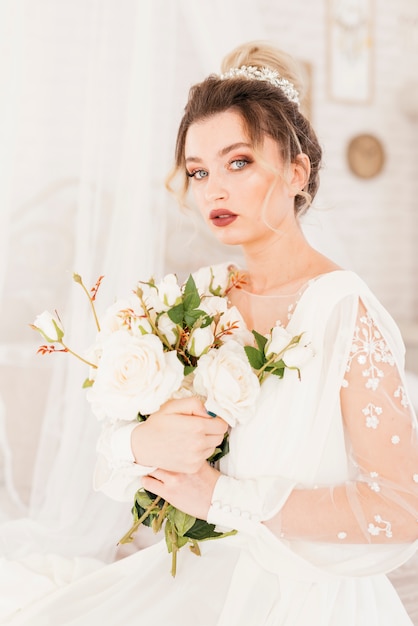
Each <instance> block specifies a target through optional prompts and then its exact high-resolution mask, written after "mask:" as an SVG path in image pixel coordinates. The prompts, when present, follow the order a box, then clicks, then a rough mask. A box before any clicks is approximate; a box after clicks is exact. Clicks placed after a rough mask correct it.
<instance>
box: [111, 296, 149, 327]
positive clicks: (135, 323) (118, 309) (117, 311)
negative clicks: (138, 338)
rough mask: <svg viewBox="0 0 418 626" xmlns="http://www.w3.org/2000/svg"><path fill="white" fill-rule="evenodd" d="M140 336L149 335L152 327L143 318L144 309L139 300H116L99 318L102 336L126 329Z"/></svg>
mask: <svg viewBox="0 0 418 626" xmlns="http://www.w3.org/2000/svg"><path fill="white" fill-rule="evenodd" d="M129 311H132V317H131V320H130V319H129ZM129 325H131V328H130V330H131V331H132V332H135V331H136V330H137V331H138V332H139V333H140V334H145V333H151V332H152V327H151V324H150V323H149V321H148V319H147V318H146V316H145V312H144V308H143V306H142V304H141V301H140V300H139V298H137V297H134V296H132V297H131V298H124V299H121V300H117V301H116V302H114V303H113V304H112V305H111V306H110V307H108V308H107V309H106V311H105V312H104V314H103V316H102V317H101V318H100V329H101V333H103V335H108V334H110V333H114V332H116V331H117V330H120V329H122V328H128V326H129Z"/></svg>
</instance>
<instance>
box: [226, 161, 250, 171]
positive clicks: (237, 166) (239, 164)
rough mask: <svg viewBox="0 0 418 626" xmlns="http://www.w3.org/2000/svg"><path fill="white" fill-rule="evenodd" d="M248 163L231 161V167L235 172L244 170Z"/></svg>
mask: <svg viewBox="0 0 418 626" xmlns="http://www.w3.org/2000/svg"><path fill="white" fill-rule="evenodd" d="M248 163H249V161H248V160H247V159H235V160H234V161H231V163H230V166H231V169H233V170H242V169H243V168H244V167H245V166H246V165H248Z"/></svg>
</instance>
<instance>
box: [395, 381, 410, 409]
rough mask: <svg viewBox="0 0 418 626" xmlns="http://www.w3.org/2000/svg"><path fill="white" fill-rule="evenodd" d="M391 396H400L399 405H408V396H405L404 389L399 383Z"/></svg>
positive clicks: (406, 406)
mask: <svg viewBox="0 0 418 626" xmlns="http://www.w3.org/2000/svg"><path fill="white" fill-rule="evenodd" d="M393 396H394V397H395V398H400V399H401V405H402V406H403V407H405V408H408V407H409V402H408V398H407V397H406V392H405V389H404V388H403V387H402V386H401V385H399V387H398V388H397V389H396V390H395V392H394V394H393Z"/></svg>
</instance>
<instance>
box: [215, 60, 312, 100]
mask: <svg viewBox="0 0 418 626" xmlns="http://www.w3.org/2000/svg"><path fill="white" fill-rule="evenodd" d="M219 78H220V79H221V80H225V79H227V78H247V79H248V80H263V81H265V82H266V83H270V84H271V85H273V86H274V87H278V88H279V89H281V90H282V91H283V93H284V95H285V96H286V98H287V99H288V100H290V101H291V102H294V103H295V104H297V105H299V104H300V102H299V92H298V91H297V89H296V88H295V86H294V85H293V83H291V82H290V80H287V78H283V76H280V74H279V72H276V70H272V69H271V68H270V67H256V66H254V65H241V67H232V68H231V69H230V70H228V71H227V72H225V73H224V74H221V75H220V77H219Z"/></svg>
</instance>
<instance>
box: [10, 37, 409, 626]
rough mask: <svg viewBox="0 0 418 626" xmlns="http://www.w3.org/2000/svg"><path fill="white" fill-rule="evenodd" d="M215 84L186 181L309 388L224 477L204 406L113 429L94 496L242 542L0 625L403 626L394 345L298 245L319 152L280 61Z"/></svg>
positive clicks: (293, 383)
mask: <svg viewBox="0 0 418 626" xmlns="http://www.w3.org/2000/svg"><path fill="white" fill-rule="evenodd" d="M222 71H223V74H222V75H221V76H210V77H209V78H208V79H206V80H205V81H203V82H202V83H201V84H198V85H196V86H194V87H193V88H192V90H191V92H190V96H189V101H188V103H187V105H186V109H185V114H184V117H183V120H182V122H181V125H180V129H179V133H178V139H177V148H176V169H175V174H180V176H182V177H183V182H184V189H183V191H184V192H186V190H187V189H189V188H190V190H191V192H192V194H193V196H194V199H195V202H196V204H197V206H198V208H199V210H200V212H201V214H202V216H203V219H204V220H205V222H206V223H207V225H208V228H209V229H210V230H211V231H212V232H213V233H214V234H215V235H216V236H217V237H218V239H219V240H220V241H221V242H223V243H224V244H229V245H240V246H242V249H243V252H244V256H245V265H246V269H245V284H244V288H242V287H243V285H240V287H241V288H240V289H232V290H231V291H230V293H229V299H230V302H231V304H234V305H236V306H237V307H238V309H239V311H240V312H241V314H242V316H243V318H244V320H245V322H246V325H247V327H248V328H249V329H253V328H254V329H256V330H257V331H258V332H260V333H268V332H269V331H270V329H271V328H272V327H275V326H277V325H281V326H282V327H285V328H286V329H287V330H288V332H289V333H290V334H291V335H298V334H300V333H306V334H307V335H308V336H309V337H310V341H311V344H310V345H311V346H312V350H313V351H314V356H313V357H312V358H311V359H310V360H309V361H308V362H306V363H305V364H304V365H303V367H301V376H300V378H299V377H298V376H297V374H296V372H286V374H285V375H284V377H283V379H282V380H279V379H277V378H276V377H274V376H272V377H270V378H269V379H267V380H266V381H265V382H264V383H263V385H262V388H261V393H260V397H259V401H258V403H257V406H256V409H255V411H254V415H253V416H252V419H250V420H249V421H248V422H247V423H245V424H242V425H239V426H237V427H235V428H233V429H232V430H231V433H230V452H229V454H228V455H227V456H226V457H224V458H223V459H222V461H221V468H220V471H219V470H217V469H215V468H214V467H212V466H211V465H209V464H208V463H207V462H206V459H207V458H208V457H209V456H210V454H211V453H212V452H213V450H214V449H215V447H216V446H217V445H218V444H219V443H220V441H221V440H222V438H223V435H224V433H225V431H226V429H227V426H226V423H225V422H224V421H223V420H222V415H220V416H218V417H215V418H211V417H209V416H208V414H207V412H206V410H205V408H204V406H203V405H202V404H201V403H200V401H199V400H198V399H197V398H187V399H181V400H171V401H169V402H168V403H167V404H165V405H164V406H163V407H162V408H161V409H160V410H159V411H157V412H155V413H153V414H152V415H151V416H150V417H149V419H148V420H147V421H146V422H144V423H142V424H139V425H138V423H137V422H132V423H131V424H128V425H126V424H125V425H119V426H118V427H117V428H115V427H112V428H110V427H104V430H103V435H102V437H101V440H100V442H99V461H98V466H97V470H96V477H95V480H96V486H97V488H98V489H101V490H103V491H104V492H105V493H108V494H109V495H110V496H112V497H115V498H117V499H124V498H126V499H128V500H129V499H131V498H132V496H133V494H134V493H135V491H136V489H137V488H138V487H139V486H140V485H141V484H142V485H143V486H144V487H145V488H146V489H147V490H149V491H151V492H153V493H155V494H158V495H160V496H162V497H163V498H165V499H167V500H168V501H169V502H171V503H172V504H173V505H174V506H176V507H177V508H179V509H181V510H183V511H185V512H187V513H189V514H191V515H194V516H196V517H199V518H202V519H207V520H208V521H209V522H212V523H214V524H216V525H218V526H220V527H221V528H225V529H227V530H231V529H236V530H237V531H238V533H237V535H235V536H232V537H229V538H224V539H222V540H218V541H213V542H207V543H205V544H204V545H203V555H202V558H196V556H195V555H193V554H191V553H189V552H188V551H187V552H186V551H185V552H184V554H181V559H179V561H180V563H179V566H178V573H177V576H176V578H175V579H172V577H171V576H170V573H169V568H168V567H167V554H166V549H165V545H163V543H158V544H156V545H154V546H152V547H150V548H147V549H145V550H143V551H141V552H138V553H136V554H133V555H132V556H129V557H126V558H125V559H122V560H121V561H119V562H117V563H114V564H112V565H109V566H106V567H103V568H101V569H99V570H98V571H97V572H94V573H92V574H91V575H89V576H85V577H84V578H82V579H81V580H80V581H79V582H76V583H74V584H72V585H70V586H68V587H65V588H63V589H62V590H60V591H57V592H56V593H54V594H51V595H50V596H49V597H47V598H45V599H44V600H41V601H40V602H38V603H36V604H35V605H34V606H33V607H31V608H28V609H26V610H24V611H22V613H21V614H20V616H16V618H15V619H12V620H11V621H10V622H7V623H11V624H31V625H36V624H58V623H59V624H84V625H88V624H93V623H96V622H97V623H99V622H100V621H101V623H104V624H115V625H116V624H121V623H124V622H125V621H126V622H127V621H128V620H135V619H136V620H137V621H138V623H139V622H140V621H142V622H144V623H145V622H149V623H151V620H152V621H153V623H156V624H165V623H169V624H173V625H176V624H178V625H180V624H182V625H188V624H190V625H192V624H193V625H195V624H199V626H215V625H217V626H221V625H226V624H228V626H233V625H235V624H236V625H238V624H239V625H240V626H243V625H244V626H253V625H254V626H267V625H270V624H271V625H275V626H279V625H286V626H290V625H292V626H295V625H299V626H306V625H308V624H309V626H314V625H319V624H321V626H324V625H330V626H331V625H338V626H346V625H347V626H348V625H350V626H352V625H353V624H356V626H360V625H361V626H362V625H364V626H366V625H367V626H374V625H376V626H377V625H379V626H383V625H386V624H387V625H388V626H389V625H390V626H393V624H395V623H396V624H397V626H401V625H402V624H404V625H407V624H410V623H411V622H410V620H409V618H408V616H407V614H406V612H405V611H404V609H403V607H402V605H401V603H400V601H399V599H398V597H397V595H396V593H395V591H394V590H393V588H392V587H391V585H390V583H389V582H388V580H387V578H386V577H385V573H386V572H388V571H390V570H391V569H394V568H395V567H397V566H399V565H400V564H401V563H403V562H404V561H405V560H407V559H408V558H409V557H410V556H411V555H412V554H413V552H414V551H415V549H416V546H417V539H418V524H417V519H418V485H417V483H418V445H417V430H416V422H415V417H414V415H413V412H412V409H411V408H410V407H409V403H408V398H407V394H406V391H405V389H404V385H403V378H402V367H403V344H402V340H401V338H400V336H399V332H398V330H397V328H396V326H395V324H394V322H393V321H392V319H391V318H390V316H389V315H388V313H387V312H386V311H385V310H384V309H383V308H382V306H381V305H380V304H379V303H378V301H377V300H376V298H375V297H374V296H373V294H372V293H371V292H370V291H369V289H368V288H367V286H366V285H365V284H364V283H363V282H362V281H361V280H360V279H359V277H357V276H356V275H355V274H353V273H352V272H349V271H345V270H343V269H341V268H340V267H338V266H337V265H336V264H335V263H333V262H332V261H331V260H329V259H328V258H325V257H324V256H323V255H321V254H319V253H318V252H317V251H316V250H314V249H313V248H312V247H311V246H310V245H309V244H308V242H307V241H306V240H305V238H304V236H303V233H302V231H301V228H300V223H299V219H300V216H301V215H302V214H303V213H304V212H305V211H306V210H307V208H308V206H309V204H310V202H311V201H312V199H313V197H314V196H315V193H316V191H317V187H318V171H319V167H320V160H321V149H320V146H319V144H318V141H317V138H316V136H315V134H314V132H313V130H312V129H311V127H310V124H309V122H308V121H307V120H306V119H305V118H304V117H303V115H302V114H301V113H300V111H299V106H298V94H297V89H296V87H295V84H296V79H295V77H294V76H293V75H292V74H291V73H290V72H289V70H288V59H287V58H286V57H285V56H284V55H283V54H281V53H280V52H279V51H277V50H275V49H274V48H272V47H270V46H266V45H264V44H257V43H255V44H248V45H243V46H240V47H239V48H237V49H236V50H235V51H233V52H232V53H231V54H230V55H229V56H228V57H227V58H226V59H225V62H224V66H223V70H222ZM173 177H174V174H173ZM217 271H220V272H222V271H225V272H228V271H229V269H228V266H227V265H225V266H224V268H223V267H221V268H217ZM293 374H294V375H293Z"/></svg>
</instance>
